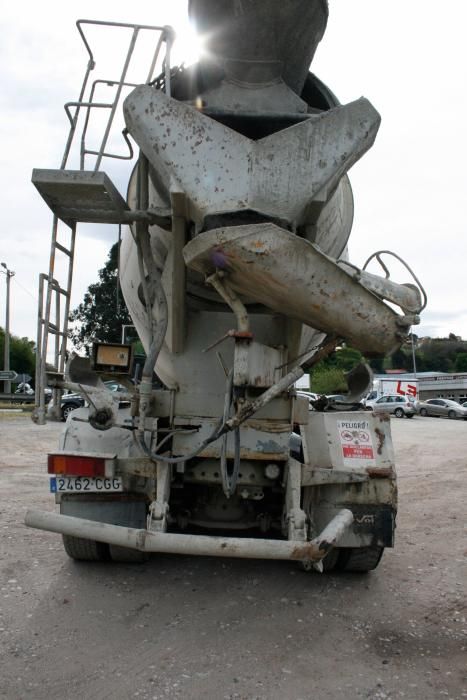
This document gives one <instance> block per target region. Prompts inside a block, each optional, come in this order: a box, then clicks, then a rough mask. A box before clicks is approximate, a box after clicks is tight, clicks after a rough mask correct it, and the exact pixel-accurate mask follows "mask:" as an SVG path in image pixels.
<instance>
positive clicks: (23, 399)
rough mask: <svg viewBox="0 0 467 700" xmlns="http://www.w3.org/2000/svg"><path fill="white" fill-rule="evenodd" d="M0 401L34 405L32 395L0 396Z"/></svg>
mask: <svg viewBox="0 0 467 700" xmlns="http://www.w3.org/2000/svg"><path fill="white" fill-rule="evenodd" d="M0 401H7V402H8V403H34V394H0Z"/></svg>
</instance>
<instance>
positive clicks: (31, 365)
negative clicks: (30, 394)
mask: <svg viewBox="0 0 467 700" xmlns="http://www.w3.org/2000/svg"><path fill="white" fill-rule="evenodd" d="M4 348H5V331H4V329H3V328H0V367H2V368H3V356H4ZM10 369H12V370H14V371H15V372H16V373H17V374H29V375H31V377H34V375H35V372H36V355H35V352H34V342H33V341H32V340H29V339H28V338H18V337H17V336H16V335H11V334H10Z"/></svg>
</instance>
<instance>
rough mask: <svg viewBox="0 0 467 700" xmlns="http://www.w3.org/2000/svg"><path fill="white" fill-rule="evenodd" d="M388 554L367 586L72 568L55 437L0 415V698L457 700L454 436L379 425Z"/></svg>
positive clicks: (207, 569) (213, 564)
mask: <svg viewBox="0 0 467 700" xmlns="http://www.w3.org/2000/svg"><path fill="white" fill-rule="evenodd" d="M392 427H393V439H394V444H395V448H396V454H397V463H398V474H399V497H400V510H399V516H398V529H397V542H396V547H395V549H393V550H387V551H386V552H385V555H384V557H383V560H382V563H381V564H380V566H379V568H378V569H377V570H376V571H375V572H373V573H371V574H368V575H350V574H345V575H342V574H341V575H337V574H335V575H319V574H316V573H312V574H306V573H303V572H301V571H300V570H298V569H297V568H296V566H295V564H293V563H288V562H262V561H241V560H225V559H207V558H206V559H201V558H185V557H183V558H182V557H176V556H168V555H167V556H157V555H156V556H154V557H153V558H151V560H150V561H149V562H147V563H146V564H143V565H140V566H130V565H117V564H112V563H106V564H86V563H81V564H78V563H75V562H73V561H72V560H70V559H69V558H68V557H67V556H66V554H65V553H64V551H63V548H62V544H61V539H60V537H59V536H58V535H54V534H51V533H46V532H41V531H36V530H30V529H27V528H26V527H25V526H24V525H23V524H22V520H23V518H24V513H25V511H26V509H27V508H28V507H38V508H45V509H47V510H53V509H54V507H55V506H54V504H53V498H52V497H51V496H50V495H49V494H48V485H47V477H46V470H45V457H46V453H47V451H50V450H53V449H55V447H56V444H57V436H58V434H59V432H60V430H61V429H62V426H60V425H57V424H49V425H47V426H44V427H38V426H35V425H33V424H32V423H31V421H30V420H29V419H28V418H26V417H22V416H18V414H13V415H8V414H0V492H1V494H2V502H1V511H0V528H1V532H2V538H1V540H0V669H1V671H0V697H1V698H6V699H8V700H13V699H14V700H16V699H21V700H22V699H23V698H34V700H64V699H68V698H73V699H75V698H76V699H78V698H79V699H80V700H83V699H85V700H87V699H89V700H95V699H98V700H101V699H104V698H112V700H115V699H116V700H120V699H122V700H123V699H126V698H139V699H141V700H142V699H154V700H155V699H159V698H160V699H162V698H170V699H178V698H183V699H184V700H185V699H188V700H190V699H197V698H208V699H209V698H213V699H217V698H219V699H222V700H223V699H226V700H233V699H234V698H235V699H236V698H238V699H241V700H254V699H257V700H270V699H271V700H276V699H277V700H279V699H280V700H282V699H284V698H285V699H287V700H288V699H291V700H307V699H308V698H314V699H317V700H321V699H323V700H324V699H328V698H329V699H331V698H332V699H334V698H343V699H346V700H349V699H353V698H370V699H380V698H384V699H386V698H391V699H395V698H409V699H414V700H426V699H431V698H448V699H449V698H452V700H457V699H459V698H467V620H466V618H467V609H466V588H467V586H466V579H467V577H466V563H467V538H466V536H465V535H466V531H465V527H466V502H467V487H466V480H467V424H466V423H465V422H458V421H448V420H440V419H433V418H419V417H416V418H414V419H413V420H410V421H409V420H397V419H393V420H392Z"/></svg>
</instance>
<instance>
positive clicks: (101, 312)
mask: <svg viewBox="0 0 467 700" xmlns="http://www.w3.org/2000/svg"><path fill="white" fill-rule="evenodd" d="M98 276H99V281H98V282H96V283H95V284H91V285H90V286H89V287H88V291H87V292H86V294H85V295H84V300H83V302H82V303H81V304H80V305H79V306H78V308H77V309H74V310H73V311H72V312H71V314H70V321H71V323H72V324H73V326H72V327H71V330H70V335H71V339H72V341H73V343H74V345H75V346H76V347H77V348H83V347H86V348H89V346H90V345H91V343H93V342H94V341H100V342H103V343H120V342H121V339H122V325H124V324H131V318H130V315H129V313H128V310H127V308H126V305H125V301H124V299H123V297H122V294H121V292H118V291H117V290H118V287H117V285H118V244H117V243H115V245H113V246H112V248H111V249H110V252H109V257H108V260H107V262H106V263H105V265H104V267H103V268H102V269H101V270H99V273H98ZM126 340H127V341H131V340H132V338H131V337H130V333H128V334H127V337H126Z"/></svg>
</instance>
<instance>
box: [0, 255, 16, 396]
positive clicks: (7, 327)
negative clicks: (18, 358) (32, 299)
mask: <svg viewBox="0 0 467 700" xmlns="http://www.w3.org/2000/svg"><path fill="white" fill-rule="evenodd" d="M1 265H2V267H4V268H5V270H6V272H5V275H6V309H5V343H4V353H3V359H4V363H3V369H4V370H5V372H9V371H10V281H11V278H12V277H14V275H15V273H14V272H13V271H12V270H9V269H8V267H7V266H6V263H4V262H2V263H1ZM3 387H4V391H5V394H11V381H10V380H9V379H7V380H5V382H4V384H3Z"/></svg>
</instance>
